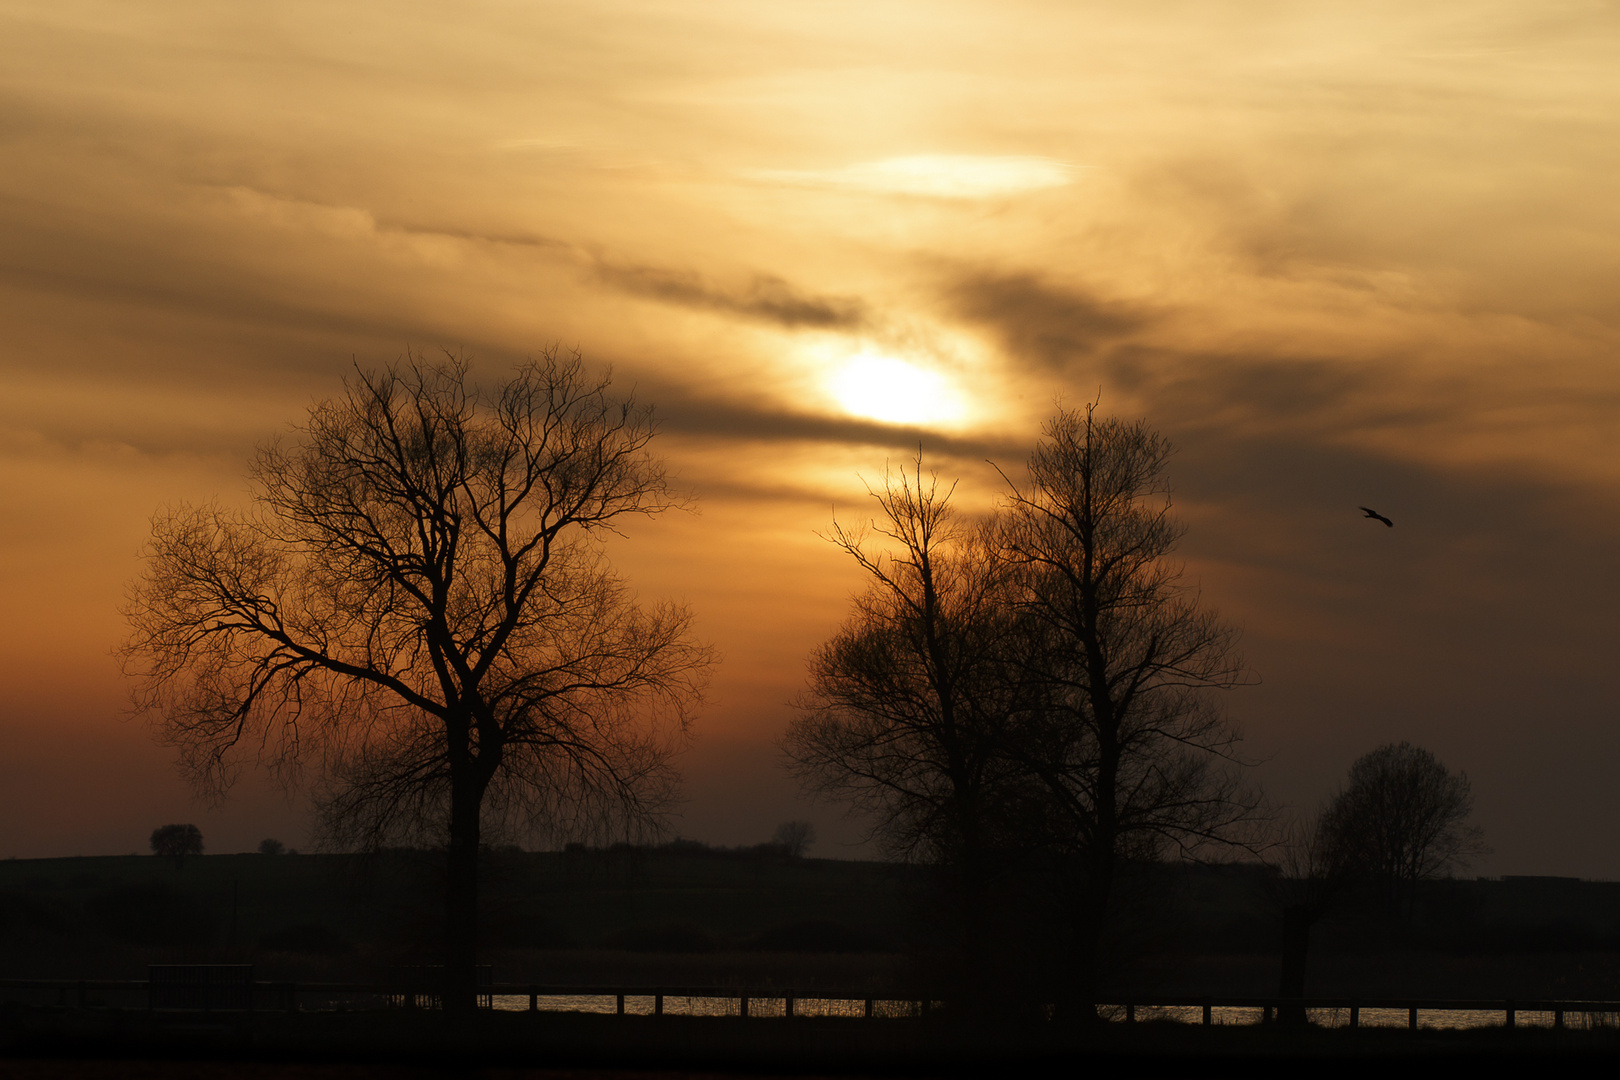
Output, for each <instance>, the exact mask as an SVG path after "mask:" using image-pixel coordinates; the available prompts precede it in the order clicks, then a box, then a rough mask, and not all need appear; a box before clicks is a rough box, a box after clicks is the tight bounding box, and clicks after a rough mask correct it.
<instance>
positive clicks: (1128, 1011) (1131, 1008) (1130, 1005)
mask: <svg viewBox="0 0 1620 1080" xmlns="http://www.w3.org/2000/svg"><path fill="white" fill-rule="evenodd" d="M1125 1022H1126V1023H1127V1024H1134V1023H1136V1002H1134V1001H1127V1002H1126V1003H1125Z"/></svg>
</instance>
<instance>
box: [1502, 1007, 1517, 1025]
mask: <svg viewBox="0 0 1620 1080" xmlns="http://www.w3.org/2000/svg"><path fill="white" fill-rule="evenodd" d="M1515 1011H1516V1010H1515V1009H1514V1008H1513V1002H1511V1001H1510V1002H1508V1003H1507V1018H1506V1020H1504V1022H1503V1025H1502V1026H1503V1027H1512V1026H1513V1021H1514V1020H1516V1019H1517V1017H1516V1016H1514V1012H1515Z"/></svg>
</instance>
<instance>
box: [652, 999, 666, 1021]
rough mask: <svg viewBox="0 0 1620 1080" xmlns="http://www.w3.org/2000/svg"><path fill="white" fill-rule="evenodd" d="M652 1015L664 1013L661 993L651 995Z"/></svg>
mask: <svg viewBox="0 0 1620 1080" xmlns="http://www.w3.org/2000/svg"><path fill="white" fill-rule="evenodd" d="M653 1015H654V1016H663V1015H664V995H663V994H654V995H653Z"/></svg>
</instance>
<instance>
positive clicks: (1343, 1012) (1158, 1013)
mask: <svg viewBox="0 0 1620 1080" xmlns="http://www.w3.org/2000/svg"><path fill="white" fill-rule="evenodd" d="M747 1000H748V1009H747V1015H748V1016H749V1017H758V1018H772V1017H775V1018H780V1017H783V1016H786V1015H787V999H786V998H781V997H752V996H751V997H749V998H748V999H747ZM494 1006H495V1008H496V1009H499V1010H502V1011H507V1012H526V1011H528V1010H529V1008H530V998H529V995H527V994H497V995H495V999H494ZM533 1007H534V1008H535V1009H536V1010H538V1011H540V1012H576V1013H600V1014H608V1015H611V1014H615V1013H617V1012H618V1011H619V999H618V997H617V995H614V994H541V995H538V996H537V997H536V998H535V999H534V1006H533ZM657 1011H658V1000H657V998H656V997H655V996H654V995H652V994H626V995H625V996H624V1012H625V1015H627V1016H651V1015H653V1014H654V1013H655V1012H657ZM920 1011H921V1009H920V1006H919V1005H918V1003H917V1002H915V1001H886V1000H881V999H878V1000H874V1001H873V1002H872V1013H871V1015H872V1016H873V1017H874V1018H881V1019H893V1018H902V1017H910V1016H916V1015H918V1014H919V1012H920ZM663 1013H664V1015H666V1016H741V1015H742V1014H743V1006H742V999H741V998H736V997H709V996H702V997H689V996H685V995H676V994H666V995H665V996H664V1000H663ZM793 1015H794V1016H803V1017H848V1018H852V1019H853V1018H861V1017H865V1016H866V1015H867V1012H866V1002H865V1001H864V1000H861V999H855V998H814V997H810V998H794V999H793ZM1103 1015H1104V1016H1105V1018H1107V1019H1110V1020H1113V1021H1115V1022H1118V1023H1123V1022H1124V1021H1125V1010H1124V1008H1123V1007H1111V1008H1105V1009H1104V1010H1103ZM1308 1015H1309V1017H1310V1021H1311V1023H1312V1024H1314V1025H1316V1026H1317V1027H1323V1028H1343V1027H1349V1026H1350V1010H1349V1009H1347V1008H1343V1009H1310V1010H1308ZM1264 1019H1265V1014H1264V1010H1262V1009H1260V1008H1248V1007H1234V1006H1216V1007H1214V1008H1212V1009H1211V1010H1210V1022H1211V1023H1212V1024H1215V1025H1221V1026H1252V1025H1256V1024H1260V1023H1263V1022H1264ZM1505 1019H1506V1018H1505V1016H1504V1014H1503V1013H1502V1011H1501V1010H1500V1009H1419V1010H1418V1018H1417V1026H1418V1027H1420V1028H1425V1029H1430V1030H1448V1029H1451V1030H1454V1029H1464V1028H1487V1027H1501V1026H1502V1025H1503V1022H1504V1020H1505ZM1154 1020H1159V1021H1171V1022H1175V1023H1182V1024H1193V1025H1198V1024H1202V1023H1203V1021H1204V1012H1203V1008H1202V1007H1200V1006H1196V1005H1188V1006H1142V1007H1139V1008H1137V1009H1136V1022H1138V1023H1145V1022H1149V1021H1154ZM1409 1022H1410V1021H1409V1016H1408V1013H1407V1010H1405V1009H1387V1008H1363V1009H1361V1010H1360V1014H1359V1016H1358V1017H1357V1023H1359V1024H1360V1026H1362V1027H1376V1028H1404V1027H1407V1026H1408V1025H1409ZM1514 1023H1515V1024H1516V1025H1517V1026H1519V1027H1537V1028H1550V1027H1553V1026H1554V1016H1553V1014H1552V1013H1551V1012H1536V1011H1527V1010H1520V1011H1519V1012H1517V1013H1516V1014H1515V1016H1514ZM1564 1026H1565V1027H1566V1028H1571V1029H1573V1030H1576V1031H1591V1030H1597V1029H1600V1028H1602V1029H1614V1028H1620V1013H1606V1012H1595V1013H1587V1012H1573V1011H1570V1012H1565V1013H1564Z"/></svg>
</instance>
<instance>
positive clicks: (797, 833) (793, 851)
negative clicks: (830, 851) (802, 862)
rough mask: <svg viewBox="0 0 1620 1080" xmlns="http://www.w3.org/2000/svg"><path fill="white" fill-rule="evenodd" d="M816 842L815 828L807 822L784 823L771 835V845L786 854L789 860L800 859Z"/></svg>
mask: <svg viewBox="0 0 1620 1080" xmlns="http://www.w3.org/2000/svg"><path fill="white" fill-rule="evenodd" d="M815 842H816V827H815V826H814V825H812V824H810V823H809V822H808V821H784V822H782V824H780V825H778V826H777V827H776V832H775V833H773V834H771V843H773V844H775V845H777V846H778V847H780V848H782V849H783V850H784V851H786V852H787V856H788V858H790V859H802V858H804V856H805V853H806V852H808V851H809V850H810V845H811V844H814V843H815Z"/></svg>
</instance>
